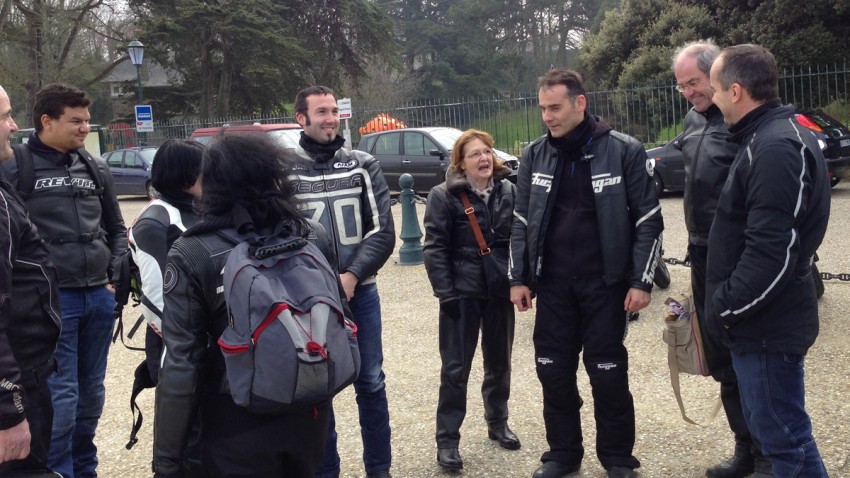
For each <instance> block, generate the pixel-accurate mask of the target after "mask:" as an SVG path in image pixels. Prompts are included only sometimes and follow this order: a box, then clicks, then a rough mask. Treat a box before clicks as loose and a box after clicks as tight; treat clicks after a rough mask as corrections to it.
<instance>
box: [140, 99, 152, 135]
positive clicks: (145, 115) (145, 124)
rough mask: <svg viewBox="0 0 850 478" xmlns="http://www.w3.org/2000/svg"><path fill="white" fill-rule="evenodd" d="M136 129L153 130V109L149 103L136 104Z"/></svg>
mask: <svg viewBox="0 0 850 478" xmlns="http://www.w3.org/2000/svg"><path fill="white" fill-rule="evenodd" d="M136 131H138V132H139V133H151V132H153V110H152V109H151V105H136Z"/></svg>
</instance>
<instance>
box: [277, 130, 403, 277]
mask: <svg viewBox="0 0 850 478" xmlns="http://www.w3.org/2000/svg"><path fill="white" fill-rule="evenodd" d="M303 138H304V135H303V133H302V145H303V144H304V142H305V140H304V139H303ZM338 139H341V137H338ZM339 146H340V147H339V149H337V150H336V151H335V153H333V156H332V157H329V159H327V158H321V157H319V155H311V154H310V153H309V152H307V151H305V150H298V151H297V153H296V154H295V155H294V160H295V164H294V165H293V166H292V171H291V173H290V176H289V180H290V181H291V183H292V188H293V190H294V191H295V195H296V197H297V198H298V199H300V200H301V201H302V205H301V208H302V209H301V210H302V213H303V214H304V215H305V217H307V218H309V219H312V220H313V221H316V222H318V223H320V224H321V225H322V226H324V228H325V230H326V231H327V233H328V235H330V237H331V242H333V243H334V247H335V248H336V250H335V253H336V257H337V260H338V261H339V263H338V266H339V272H340V273H344V272H351V273H353V274H354V275H355V276H357V279H358V282H359V283H360V284H368V283H371V282H374V276H375V274H377V273H378V270H379V269H380V268H381V267H383V265H384V263H385V262H386V261H387V259H389V257H390V254H392V252H393V249H394V248H395V229H394V224H393V216H392V212H391V211H390V191H389V188H388V187H387V182H386V180H384V173H383V172H382V171H381V165H380V163H378V161H377V160H376V159H375V158H374V157H372V156H371V155H370V154H367V153H364V152H362V151H352V150H349V149H345V148H342V147H341V146H342V143H341V142H339ZM331 147H332V146H331ZM305 149H306V148H305Z"/></svg>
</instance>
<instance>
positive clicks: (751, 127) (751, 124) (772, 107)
mask: <svg viewBox="0 0 850 478" xmlns="http://www.w3.org/2000/svg"><path fill="white" fill-rule="evenodd" d="M789 113H790V114H791V115H793V113H794V108H792V107H790V106H782V101H781V100H780V99H779V98H776V99H774V100H770V101H767V102H765V103H763V104H761V105H759V106H757V107H756V108H755V109H753V110H752V111H750V112H749V113H747V114H745V115H744V117H743V118H741V120H740V121H738V122H737V123H735V125H734V126H731V127H730V128H729V132H730V133H731V134H732V141H734V142H736V143H738V144H743V143H744V142H746V140H747V138H749V137H750V135H751V134H752V133H753V132H755V130H756V129H758V127H759V126H760V125H761V124H762V123H763V122H764V121H765V120H768V119H770V118H777V117H780V116H783V115H786V114H789Z"/></svg>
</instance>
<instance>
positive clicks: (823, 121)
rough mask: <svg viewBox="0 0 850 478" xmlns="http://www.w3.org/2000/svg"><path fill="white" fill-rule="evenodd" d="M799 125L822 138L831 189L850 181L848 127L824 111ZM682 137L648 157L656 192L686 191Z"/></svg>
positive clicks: (802, 115) (806, 114)
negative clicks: (840, 182)
mask: <svg viewBox="0 0 850 478" xmlns="http://www.w3.org/2000/svg"><path fill="white" fill-rule="evenodd" d="M797 123H799V124H800V125H802V126H805V127H806V128H808V129H809V130H810V131H811V132H812V134H814V135H815V136H816V137H817V138H818V144H819V145H820V147H821V150H822V151H823V155H824V157H825V158H826V164H827V167H828V169H829V176H830V185H831V186H835V185H836V184H838V182H839V181H841V180H842V179H848V178H850V130H848V129H847V127H846V126H844V124H842V123H841V122H840V121H838V120H837V119H835V118H834V117H832V116H830V115H829V114H828V113H826V112H824V111H822V110H807V111H803V112H799V113H797ZM681 139H682V135H681V134H680V135H679V136H676V137H675V138H673V139H672V140H671V141H670V142H669V143H667V144H665V145H663V146H659V147H657V148H652V149H648V150H647V151H646V155H647V157H648V158H650V159H651V160H653V161H654V163H655V164H654V167H655V174H654V175H653V179H654V180H655V189H656V190H657V191H658V193H659V194H661V192H663V191H683V190H684V189H685V162H684V160H683V159H682V151H681V145H680V144H679V142H680V141H681Z"/></svg>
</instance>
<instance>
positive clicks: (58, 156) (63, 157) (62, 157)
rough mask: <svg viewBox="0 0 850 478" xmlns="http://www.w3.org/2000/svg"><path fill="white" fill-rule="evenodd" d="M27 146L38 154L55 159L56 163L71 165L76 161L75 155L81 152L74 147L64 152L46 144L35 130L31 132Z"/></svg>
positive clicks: (51, 159) (48, 158)
mask: <svg viewBox="0 0 850 478" xmlns="http://www.w3.org/2000/svg"><path fill="white" fill-rule="evenodd" d="M27 147H29V149H30V150H31V151H32V152H33V153H34V154H36V155H38V156H40V157H42V158H44V159H47V160H50V161H54V162H55V163H56V164H58V165H61V166H65V167H69V166H71V164H73V162H74V157H73V156H72V154H73V155H77V154H79V153H78V152H77V150H76V149H72V150H70V151H68V152H67V153H63V152H62V151H59V150H57V149H55V148H51V147H50V146H48V145H46V144H44V143H43V142H42V141H41V138H39V137H38V134H37V133H36V132H35V131H33V132H32V133H30V136H29V140H28V142H27Z"/></svg>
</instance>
